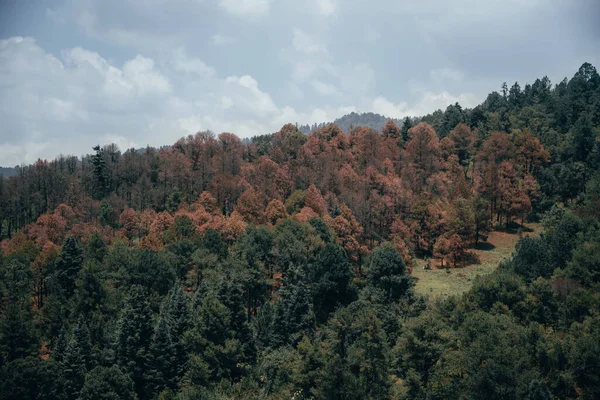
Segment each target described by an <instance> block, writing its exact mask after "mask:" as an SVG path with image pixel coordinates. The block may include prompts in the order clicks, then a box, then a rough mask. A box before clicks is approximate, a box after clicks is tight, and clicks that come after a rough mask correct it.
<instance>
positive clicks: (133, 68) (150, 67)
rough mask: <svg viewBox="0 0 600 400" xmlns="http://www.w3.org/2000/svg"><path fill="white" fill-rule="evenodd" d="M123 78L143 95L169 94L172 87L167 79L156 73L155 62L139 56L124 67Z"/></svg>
mask: <svg viewBox="0 0 600 400" xmlns="http://www.w3.org/2000/svg"><path fill="white" fill-rule="evenodd" d="M123 76H124V77H125V79H126V80H128V81H129V82H131V83H132V84H133V85H134V87H135V88H136V89H137V90H138V91H139V93H141V94H145V93H152V92H158V93H168V92H170V91H171V85H170V84H169V81H168V80H167V78H166V77H165V76H164V75H162V74H161V73H158V72H156V71H154V60H152V59H151V58H146V57H143V56H141V55H139V54H138V55H137V56H136V57H135V58H134V59H133V60H129V61H127V62H126V63H125V64H124V65H123Z"/></svg>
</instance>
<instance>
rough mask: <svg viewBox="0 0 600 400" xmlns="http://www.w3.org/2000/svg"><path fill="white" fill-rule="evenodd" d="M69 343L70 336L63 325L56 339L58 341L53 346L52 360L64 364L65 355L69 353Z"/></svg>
mask: <svg viewBox="0 0 600 400" xmlns="http://www.w3.org/2000/svg"><path fill="white" fill-rule="evenodd" d="M68 343H69V336H68V334H67V330H66V329H65V326H64V325H63V326H62V327H61V328H60V333H59V334H58V336H57V337H56V340H55V341H54V343H53V344H52V359H53V360H54V361H56V362H58V363H62V362H63V361H64V359H65V353H66V352H67V344H68Z"/></svg>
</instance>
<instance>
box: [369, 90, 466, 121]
mask: <svg viewBox="0 0 600 400" xmlns="http://www.w3.org/2000/svg"><path fill="white" fill-rule="evenodd" d="M457 102H458V103H459V104H460V105H461V106H463V107H474V106H475V105H477V103H478V99H477V97H476V96H475V95H474V94H472V93H461V94H459V95H456V96H455V95H452V94H450V93H448V92H446V91H444V92H440V93H433V92H425V93H424V94H423V96H422V97H421V99H420V100H419V101H418V103H417V104H415V105H413V106H412V107H409V106H408V104H407V103H406V102H400V103H398V104H394V103H392V102H391V101H389V100H387V99H386V98H384V97H381V96H379V97H377V98H375V99H374V100H373V102H372V104H371V108H372V109H373V112H376V113H378V114H382V115H385V116H387V117H392V118H403V117H406V116H411V117H414V116H422V115H426V114H430V113H432V112H434V111H435V110H438V109H441V110H445V109H446V107H448V106H449V105H450V104H454V103H457Z"/></svg>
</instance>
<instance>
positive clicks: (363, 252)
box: [0, 64, 600, 399]
mask: <svg viewBox="0 0 600 400" xmlns="http://www.w3.org/2000/svg"><path fill="white" fill-rule="evenodd" d="M534 88H535V89H534ZM599 101H600V77H599V76H598V74H597V73H596V71H595V69H594V68H593V67H592V66H590V65H589V64H584V65H583V66H582V67H581V68H580V70H579V71H578V72H577V73H576V74H575V76H574V77H573V78H572V79H571V80H569V81H565V82H562V83H561V84H559V85H557V86H555V87H554V88H552V87H551V86H550V83H549V82H548V81H547V79H542V80H538V81H536V83H534V84H533V85H531V86H529V85H527V86H526V87H525V90H524V91H521V90H520V89H519V88H518V85H514V86H513V87H512V88H511V90H505V93H502V94H499V93H492V94H491V95H490V96H488V99H487V100H486V102H484V103H483V104H482V105H480V106H478V107H476V108H475V109H473V110H463V109H461V108H460V107H459V106H457V105H454V106H450V107H449V108H448V110H446V112H445V113H436V114H433V115H430V116H426V117H424V118H423V121H420V122H419V123H415V124H413V121H410V120H408V121H405V123H403V124H402V127H399V126H398V125H397V124H396V123H394V122H393V121H389V122H388V123H386V125H385V126H384V128H383V129H382V131H381V132H376V131H374V130H372V129H369V128H365V127H359V128H355V129H353V130H351V131H350V132H349V133H344V132H343V131H341V130H340V129H339V128H338V127H337V126H335V125H327V126H325V127H323V128H321V129H319V130H317V131H315V132H313V133H311V134H309V135H304V134H302V133H301V132H299V131H298V130H297V129H296V127H295V126H293V125H286V126H284V127H283V128H282V129H281V130H280V131H279V132H277V133H275V134H272V135H265V136H262V137H256V138H254V139H253V141H252V142H251V143H249V144H245V143H243V142H241V141H240V140H239V139H238V138H237V137H236V136H235V135H233V134H230V133H222V134H220V135H219V136H215V135H213V134H211V133H209V132H201V133H198V134H196V135H192V136H189V137H186V138H182V139H181V140H179V141H178V142H177V143H175V144H174V145H173V146H171V147H167V148H162V149H160V150H158V151H156V150H153V149H147V150H146V151H143V152H140V151H134V150H129V151H126V152H124V153H121V152H120V151H119V150H118V149H117V148H116V146H114V145H110V146H105V147H100V146H97V147H95V148H94V154H92V155H90V156H86V157H84V158H83V159H77V158H76V157H59V158H58V159H56V160H54V161H52V162H46V161H38V162H37V163H36V164H34V165H32V166H29V167H25V168H20V169H19V176H17V177H11V178H9V179H7V180H0V185H2V186H0V212H1V213H2V215H1V216H0V218H1V219H2V224H1V226H2V232H1V233H0V235H1V237H4V238H5V240H3V241H2V245H1V251H0V299H1V303H0V311H1V316H2V318H1V320H0V394H1V395H0V397H2V398H7V399H17V398H18V399H30V398H31V399H33V398H45V399H46V398H47V399H78V398H82V399H96V398H139V399H146V398H148V399H150V398H162V399H168V398H180V399H192V398H208V399H211V398H250V399H251V398H256V399H259V398H268V399H280V398H307V399H308V398H331V399H368V398H371V399H386V398H411V399H412V398H417V399H418V398H423V399H437V398H439V399H448V398H449V399H454V398H456V399H460V398H474V399H477V398H486V399H489V398H497V399H517V398H519V399H520V398H528V399H547V398H553V396H554V397H559V398H586V399H587V398H589V399H593V398H597V397H598V396H599V395H600V381H599V378H598V377H599V376H600V371H599V368H600V345H599V343H600V317H599V314H598V312H599V309H600V294H599V291H598V289H599V287H600V283H599V281H600V252H599V251H598V250H599V245H600V244H599V243H600V241H599V239H600V236H599V235H600V233H599V232H600V223H599V218H600V214H599V211H598V210H600V173H599V172H598V169H599V168H600V162H598V161H599V160H598V150H599V149H598V146H599V141H598V133H599V132H598V127H599V126H600V114H599V113H598V110H599V109H600V108H599V107H598V106H599V105H600V103H599ZM414 122H416V121H414ZM528 218H535V219H541V221H542V223H543V225H544V232H545V233H544V234H543V235H542V237H541V238H540V239H531V238H525V239H523V240H521V241H520V242H519V243H518V245H517V249H516V252H515V254H514V256H513V258H512V259H511V260H510V261H508V262H506V263H505V264H503V265H502V266H500V268H499V269H498V271H497V272H496V273H494V274H493V275H490V276H488V277H485V278H482V279H479V280H478V281H476V282H475V284H474V285H473V288H472V289H471V290H470V291H469V292H467V293H466V294H465V295H464V296H462V297H461V298H452V299H450V300H447V301H443V302H438V303H434V304H428V303H427V301H426V300H425V299H423V298H420V297H419V296H416V295H415V294H414V292H413V290H412V288H413V286H414V278H413V277H411V276H410V272H411V268H412V266H413V264H412V263H413V258H414V257H422V256H426V257H429V256H433V257H435V258H437V259H440V260H441V262H442V263H443V264H445V265H446V266H462V265H465V264H466V263H467V262H468V261H469V260H468V258H469V248H470V247H471V246H473V245H476V244H477V242H479V241H481V240H485V236H486V232H488V231H489V230H490V229H505V228H506V227H509V228H513V227H514V226H518V224H519V223H522V222H523V221H524V220H526V219H528Z"/></svg>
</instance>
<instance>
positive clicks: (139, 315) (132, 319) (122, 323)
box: [115, 285, 153, 397]
mask: <svg viewBox="0 0 600 400" xmlns="http://www.w3.org/2000/svg"><path fill="white" fill-rule="evenodd" d="M152 331H153V329H152V312H151V310H150V304H149V302H148V299H147V297H146V293H145V291H144V289H143V288H142V287H141V286H139V285H134V286H132V287H131V289H130V290H129V295H128V296H127V300H126V306H125V308H124V309H123V311H122V313H121V318H120V319H119V322H118V323H117V334H116V342H115V358H116V361H117V363H118V364H119V366H121V367H122V368H123V371H126V373H128V374H129V375H130V376H131V378H132V380H133V383H134V385H135V390H136V393H138V395H140V397H143V394H144V387H145V385H146V381H145V379H144V370H145V367H146V363H147V358H148V348H149V345H150V342H151V339H152V333H153V332H152Z"/></svg>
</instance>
